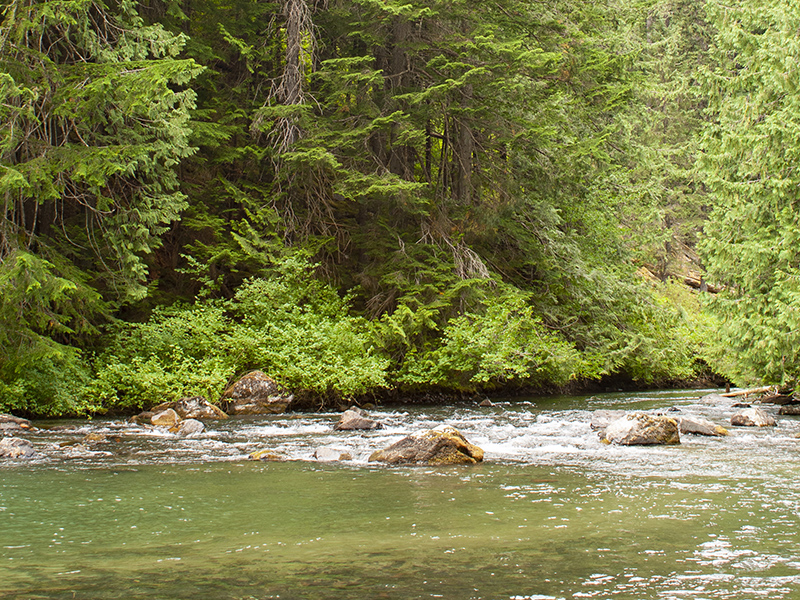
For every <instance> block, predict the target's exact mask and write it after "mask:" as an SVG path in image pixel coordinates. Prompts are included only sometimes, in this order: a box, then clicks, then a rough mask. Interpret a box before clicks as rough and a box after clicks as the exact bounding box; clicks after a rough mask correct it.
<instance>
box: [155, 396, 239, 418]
mask: <svg viewBox="0 0 800 600" xmlns="http://www.w3.org/2000/svg"><path fill="white" fill-rule="evenodd" d="M170 408H171V409H172V410H174V411H175V412H176V413H178V416H180V418H181V419H227V418H228V414H227V413H226V412H225V411H224V410H222V409H221V408H219V407H218V406H214V405H213V404H211V403H210V402H209V401H208V400H206V399H205V398H203V397H202V396H193V397H191V398H181V399H180V400H176V401H175V402H163V403H161V404H159V405H158V406H154V407H153V408H151V409H150V411H152V412H154V413H157V412H161V411H164V410H167V409H170Z"/></svg>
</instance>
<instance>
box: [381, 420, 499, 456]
mask: <svg viewBox="0 0 800 600" xmlns="http://www.w3.org/2000/svg"><path fill="white" fill-rule="evenodd" d="M482 460H483V450H481V449H480V448H478V447H477V446H475V445H473V444H470V443H469V442H468V441H467V440H466V439H465V438H464V436H463V435H461V434H460V433H459V432H458V431H457V430H456V429H455V428H453V427H450V426H447V425H440V426H439V427H435V428H433V429H429V430H427V431H423V432H420V433H414V434H412V435H409V436H407V437H404V438H403V439H402V440H400V441H398V442H395V443H394V444H392V445H391V446H389V447H388V448H385V449H383V450H378V451H377V452H373V453H372V455H371V456H370V457H369V461H370V462H385V463H389V464H414V463H416V464H428V465H451V464H452V465H455V464H474V463H477V462H480V461H482Z"/></svg>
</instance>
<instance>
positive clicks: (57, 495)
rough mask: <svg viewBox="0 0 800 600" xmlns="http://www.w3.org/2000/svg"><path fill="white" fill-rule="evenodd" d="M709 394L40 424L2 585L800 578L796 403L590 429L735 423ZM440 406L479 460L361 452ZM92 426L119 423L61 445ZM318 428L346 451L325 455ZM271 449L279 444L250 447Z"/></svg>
mask: <svg viewBox="0 0 800 600" xmlns="http://www.w3.org/2000/svg"><path fill="white" fill-rule="evenodd" d="M707 392H708V390H706V391H665V392H653V393H644V394H622V393H619V394H604V395H600V396H593V397H586V396H578V397H551V398H528V399H526V398H506V399H504V398H493V401H494V402H495V406H492V407H479V406H477V405H475V404H461V405H456V406H450V407H442V406H421V405H407V406H392V407H385V408H382V407H379V408H377V409H374V410H372V411H370V414H371V416H373V417H374V418H377V419H379V420H381V421H383V422H384V423H385V424H386V428H385V429H382V430H378V431H375V432H366V433H361V432H334V431H333V430H332V425H333V424H334V423H335V422H336V420H337V418H338V414H334V413H328V414H286V415H275V416H270V417H262V418H235V419H230V420H227V421H219V422H214V421H209V422H207V423H206V424H207V426H208V430H207V431H206V432H205V433H203V434H200V435H198V436H192V437H189V438H178V437H176V436H174V435H172V434H165V433H158V432H156V431H152V430H145V429H143V428H141V427H135V426H132V425H130V424H128V423H125V422H124V421H122V420H111V419H108V420H106V419H98V420H94V421H90V422H86V421H59V422H36V423H34V424H35V425H36V426H37V427H40V428H41V429H40V431H38V432H35V433H31V434H26V435H25V437H26V438H27V439H30V440H31V441H32V442H34V444H35V445H36V446H37V449H38V450H39V451H40V454H41V456H40V458H38V459H36V460H34V461H31V462H25V463H23V462H8V463H5V464H3V465H2V466H0V477H2V483H1V484H0V597H2V598H13V599H17V600H22V599H23V598H24V599H26V600H27V599H32V598H48V599H49V598H59V599H60V598H97V599H106V598H109V599H110V598H159V599H160V598H164V599H172V598H193V599H196V600H201V599H209V600H210V599H215V600H216V599H220V600H222V599H231V600H245V599H259V600H260V599H267V598H288V599H295V598H296V599H300V598H315V599H317V598H330V599H342V600H350V599H354V600H355V599H367V598H369V599H372V598H391V599H404V600H405V599H411V598H448V599H462V598H463V599H514V600H522V599H537V600H550V599H567V598H622V599H624V598H637V599H638V598H641V599H684V598H693V599H706V598H707V599H718V598H720V599H721V598H724V599H742V600H744V599H748V600H750V599H752V598H759V597H764V598H770V599H777V598H787V599H791V598H797V597H800V540H798V536H797V531H798V529H799V528H798V520H800V517H798V502H800V491H798V487H797V486H796V484H795V481H796V479H797V474H796V469H797V467H796V463H797V452H798V447H800V440H798V439H797V438H795V435H796V434H797V433H798V432H800V420H798V417H778V419H779V420H778V426H777V427H774V428H760V429H749V428H730V429H731V435H730V436H728V437H724V438H707V437H701V436H692V435H683V436H682V443H681V445H680V446H662V447H621V446H609V445H605V444H602V443H601V442H600V441H599V438H598V436H597V434H596V433H595V432H593V431H591V429H590V427H589V421H590V418H591V412H592V411H593V410H596V409H618V408H624V409H629V410H634V409H642V410H649V409H653V408H660V409H667V408H670V407H677V408H679V409H680V410H682V411H685V412H691V413H693V414H697V415H700V416H704V417H707V418H710V419H711V420H713V421H715V422H717V423H719V424H721V425H724V426H729V422H730V416H731V415H732V414H733V413H734V412H735V410H736V409H734V408H732V407H731V406H730V404H719V403H714V404H709V403H707V402H705V401H703V400H702V399H701V397H702V396H703V395H704V394H705V393H707ZM768 410H771V411H772V412H773V414H774V413H775V412H777V411H776V408H775V407H771V408H768ZM442 423H447V424H450V425H453V426H455V427H456V428H457V429H459V430H460V431H461V432H462V433H463V434H464V435H465V436H466V438H467V439H468V440H469V441H470V442H472V443H474V444H477V445H478V446H480V447H482V448H483V449H484V450H485V452H486V456H485V459H484V462H483V463H482V464H479V465H475V466H470V467H437V468H432V467H387V466H382V465H375V464H373V463H368V461H367V459H368V457H369V455H370V454H371V452H372V451H374V450H376V449H378V448H383V447H385V446H387V445H389V444H390V443H392V442H394V441H396V440H398V439H400V438H401V437H403V436H404V435H406V434H408V433H410V432H413V431H418V430H421V429H426V428H429V427H432V426H435V425H438V424H442ZM53 426H59V427H65V426H66V427H73V428H74V429H72V430H61V431H45V430H44V428H46V427H53ZM87 434H102V435H104V436H106V438H107V440H110V441H107V442H106V443H96V444H88V443H86V444H85V445H83V446H80V447H81V451H78V452H74V453H73V454H72V455H71V456H73V458H65V456H70V454H69V449H70V448H74V447H77V446H78V445H79V444H81V443H83V442H81V440H83V439H84V438H85V436H86V435H87ZM73 443H75V445H73ZM321 447H329V448H335V449H337V450H341V451H342V452H343V453H344V452H346V453H348V454H349V455H350V456H351V457H352V458H351V459H350V460H345V461H342V462H336V463H321V462H317V461H315V460H313V455H314V452H315V450H316V449H318V448H321ZM262 448H269V449H271V450H273V451H274V452H275V453H276V454H279V455H281V456H283V457H284V458H285V459H286V460H284V461H279V462H258V461H249V460H246V457H247V455H248V454H249V453H250V452H252V451H254V450H258V449H262Z"/></svg>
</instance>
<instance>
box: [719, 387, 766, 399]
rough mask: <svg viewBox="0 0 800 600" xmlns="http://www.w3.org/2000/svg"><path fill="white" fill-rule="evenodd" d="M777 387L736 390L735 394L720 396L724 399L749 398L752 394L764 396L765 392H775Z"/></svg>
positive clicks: (728, 393)
mask: <svg viewBox="0 0 800 600" xmlns="http://www.w3.org/2000/svg"><path fill="white" fill-rule="evenodd" d="M774 391H775V386H771V385H767V386H764V387H758V388H750V389H747V390H736V391H735V392H727V393H725V394H720V396H722V397H723V398H738V397H739V396H749V395H750V394H763V393H764V392H774Z"/></svg>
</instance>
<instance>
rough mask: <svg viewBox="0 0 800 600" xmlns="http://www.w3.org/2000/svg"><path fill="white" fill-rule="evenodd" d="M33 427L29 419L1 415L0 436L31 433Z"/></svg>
mask: <svg viewBox="0 0 800 600" xmlns="http://www.w3.org/2000/svg"><path fill="white" fill-rule="evenodd" d="M32 429H33V426H31V422H30V421H28V419H23V418H21V417H15V416H14V415H9V414H6V413H0V435H9V434H12V433H16V432H19V431H31V430H32Z"/></svg>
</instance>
